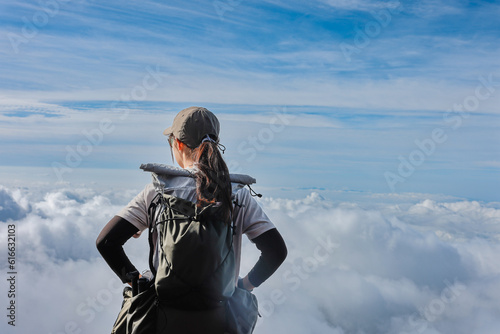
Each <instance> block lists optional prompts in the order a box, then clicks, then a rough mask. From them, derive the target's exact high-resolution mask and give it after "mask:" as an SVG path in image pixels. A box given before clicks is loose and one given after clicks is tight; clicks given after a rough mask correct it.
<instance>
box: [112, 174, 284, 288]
mask: <svg viewBox="0 0 500 334" xmlns="http://www.w3.org/2000/svg"><path fill="white" fill-rule="evenodd" d="M168 181H169V182H168V184H166V186H165V193H167V194H169V195H173V196H176V197H180V198H183V199H187V200H189V201H191V202H193V203H195V202H196V181H195V180H194V179H193V178H191V177H186V176H172V177H169V178H168ZM233 193H234V195H235V200H236V203H238V205H235V206H234V209H233V220H234V225H235V234H234V236H233V248H234V255H235V267H236V276H235V279H237V278H238V275H239V271H240V261H241V260H240V259H241V239H242V235H243V234H245V235H246V236H247V237H248V238H249V239H250V240H251V239H254V238H256V237H258V236H259V235H261V234H262V233H264V232H266V231H269V230H271V229H273V228H275V226H274V224H273V223H272V222H271V221H270V220H269V218H268V217H267V215H266V214H265V213H264V211H263V210H262V208H261V207H260V206H259V204H258V203H257V201H256V200H255V199H254V198H253V197H252V195H251V194H250V192H249V190H248V189H247V188H243V187H241V185H239V184H233ZM156 194H157V192H156V190H155V187H154V185H153V183H150V184H148V185H146V187H145V188H144V189H143V190H142V191H141V192H140V193H139V194H138V195H137V196H136V197H135V198H134V199H132V200H131V201H130V203H128V205H127V206H126V207H124V208H123V209H122V210H121V211H120V212H119V213H118V214H117V216H119V217H122V218H123V219H125V220H127V221H128V222H130V223H131V224H132V225H134V226H135V227H137V228H138V229H139V231H141V232H142V231H143V230H145V229H146V228H148V227H149V226H148V222H149V216H148V208H149V205H150V203H151V201H152V200H153V198H154V197H155V196H156Z"/></svg>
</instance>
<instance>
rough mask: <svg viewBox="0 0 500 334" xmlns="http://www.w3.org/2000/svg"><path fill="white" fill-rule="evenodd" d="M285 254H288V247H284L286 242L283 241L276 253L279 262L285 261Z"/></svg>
mask: <svg viewBox="0 0 500 334" xmlns="http://www.w3.org/2000/svg"><path fill="white" fill-rule="evenodd" d="M287 256H288V248H287V247H286V244H285V243H284V242H283V244H282V246H281V247H280V249H279V251H278V254H277V257H278V259H279V260H280V264H281V263H283V262H284V261H285V259H286V257H287Z"/></svg>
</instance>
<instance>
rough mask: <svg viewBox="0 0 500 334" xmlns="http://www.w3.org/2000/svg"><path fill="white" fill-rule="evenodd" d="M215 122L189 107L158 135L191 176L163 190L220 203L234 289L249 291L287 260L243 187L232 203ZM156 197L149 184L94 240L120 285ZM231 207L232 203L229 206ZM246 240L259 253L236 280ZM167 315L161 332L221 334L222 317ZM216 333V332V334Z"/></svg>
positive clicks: (269, 224)
mask: <svg viewBox="0 0 500 334" xmlns="http://www.w3.org/2000/svg"><path fill="white" fill-rule="evenodd" d="M219 129H220V126H219V121H218V119H217V117H216V116H215V115H214V114H213V113H212V112H210V111H209V110H207V109H205V108H201V107H190V108H187V109H184V110H182V111H181V112H179V113H178V114H177V116H176V117H175V119H174V122H173V124H172V126H171V127H169V128H167V129H166V130H165V131H164V132H163V134H164V135H166V136H168V141H169V144H170V147H171V150H172V155H173V157H175V160H176V162H177V163H178V164H179V166H180V167H181V168H183V169H185V170H187V171H189V172H190V174H191V175H194V177H184V176H183V177H172V178H171V179H170V178H169V180H167V183H166V185H165V191H166V192H167V193H168V194H170V195H173V196H176V197H180V198H183V199H186V200H189V201H191V202H193V203H197V204H198V205H204V204H208V203H215V202H219V203H221V205H222V207H223V212H224V220H225V221H227V222H231V220H232V221H233V222H234V226H235V235H234V237H233V248H234V254H235V263H236V272H235V284H238V286H239V287H241V288H244V289H247V290H249V291H251V290H253V289H254V288H255V287H258V286H260V285H261V284H262V282H264V281H265V280H266V279H267V278H269V277H270V276H271V275H272V274H273V273H274V272H275V270H276V269H277V268H278V267H279V266H280V265H281V263H282V262H283V261H284V259H285V258H286V255H287V249H286V246H285V243H284V241H283V238H282V237H281V235H280V233H279V232H278V231H277V229H276V228H275V226H274V225H273V223H272V222H271V221H270V220H269V218H268V217H267V215H266V214H265V213H264V212H263V210H262V209H261V208H260V206H259V205H258V204H257V202H256V201H255V199H254V198H253V197H252V196H251V194H250V192H249V191H248V189H246V188H241V187H240V188H237V189H238V190H237V191H236V192H234V197H233V198H232V197H231V196H232V193H233V191H232V186H231V182H230V180H229V172H228V169H227V166H226V163H225V162H224V160H223V158H222V154H221V152H220V146H221V145H220V144H219ZM155 195H156V190H155V188H154V185H153V184H148V185H146V187H145V188H144V190H143V191H142V192H141V193H139V194H138V195H137V196H136V197H135V198H134V199H133V200H132V201H131V202H130V203H129V204H128V205H127V206H126V207H125V208H123V209H122V210H121V211H120V212H119V213H118V214H117V215H116V216H115V217H113V218H112V219H111V220H110V221H109V222H108V223H107V225H106V226H105V227H104V228H103V230H102V231H101V233H100V234H99V236H98V238H97V248H98V250H99V252H100V253H101V255H102V256H103V258H104V259H105V260H106V262H107V263H108V264H109V266H110V267H111V269H112V270H113V271H114V272H115V273H116V274H117V275H118V277H120V279H121V280H122V282H124V283H129V282H128V279H127V277H126V274H127V273H130V272H132V271H135V270H136V269H135V267H134V265H133V264H132V263H131V262H130V260H129V259H128V258H127V256H126V255H125V253H124V250H123V247H122V246H123V244H124V243H125V242H126V241H127V240H128V239H129V238H130V237H132V236H135V237H137V236H139V235H140V232H142V231H143V230H145V229H146V228H148V227H149V226H148V221H149V217H148V207H149V205H150V203H151V201H152V200H153V198H154V197H155ZM234 203H236V204H234ZM243 234H246V236H247V237H248V238H249V239H250V240H251V241H252V242H254V243H255V245H256V247H257V248H258V249H259V250H260V251H261V252H262V253H261V256H260V258H259V260H258V261H257V263H256V264H255V266H254V267H253V268H252V270H250V272H249V273H248V274H247V275H245V276H244V277H243V278H242V279H238V275H239V264H240V254H241V238H242V235H243ZM219 311H220V310H219ZM219 311H214V312H212V313H211V312H189V311H181V310H171V311H170V313H169V315H168V321H169V326H171V328H170V331H165V332H166V333H167V332H168V333H174V332H175V330H177V331H178V332H179V333H189V332H192V333H219V332H220V333H222V332H223V330H222V329H220V328H223V322H224V314H220V312H219ZM219 329H220V331H219Z"/></svg>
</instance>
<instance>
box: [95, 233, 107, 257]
mask: <svg viewBox="0 0 500 334" xmlns="http://www.w3.org/2000/svg"><path fill="white" fill-rule="evenodd" d="M106 244H107V243H106V238H103V237H101V236H98V237H97V239H96V241H95V246H96V248H97V250H98V251H99V253H101V254H102V253H104V252H105V251H106Z"/></svg>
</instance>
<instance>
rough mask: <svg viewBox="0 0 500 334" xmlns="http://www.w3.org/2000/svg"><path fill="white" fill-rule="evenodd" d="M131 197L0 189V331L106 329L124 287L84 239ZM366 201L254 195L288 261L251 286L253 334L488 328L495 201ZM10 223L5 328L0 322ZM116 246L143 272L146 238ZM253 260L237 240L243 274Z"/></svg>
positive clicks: (495, 282) (497, 213) (498, 234)
mask: <svg viewBox="0 0 500 334" xmlns="http://www.w3.org/2000/svg"><path fill="white" fill-rule="evenodd" d="M136 192H137V189H133V190H126V191H98V190H95V189H92V188H90V187H88V188H64V187H62V186H61V187H56V186H52V187H32V188H30V187H28V188H26V187H25V188H13V187H10V188H7V187H5V186H0V235H1V238H0V249H1V250H2V253H1V254H2V258H4V260H3V261H1V262H0V268H1V269H2V273H3V276H4V277H2V280H1V284H0V293H1V296H2V298H1V299H0V301H1V305H0V306H1V309H2V310H3V313H4V315H3V316H2V319H3V320H2V321H1V323H0V332H2V333H41V334H61V333H68V334H69V333H71V334H73V333H107V332H110V330H111V326H112V324H113V322H114V320H115V318H116V316H117V314H118V312H119V309H120V305H121V301H122V297H121V292H122V289H123V285H122V284H121V282H120V281H119V280H118V278H116V276H114V274H113V272H112V271H111V270H110V269H109V268H108V266H107V265H106V263H105V262H104V261H103V260H102V258H101V257H100V255H99V254H98V252H97V250H96V248H95V240H96V237H97V235H98V234H99V232H100V230H101V228H102V227H103V225H104V224H106V222H107V221H108V220H109V219H110V218H111V217H112V216H113V215H114V214H115V213H117V212H118V211H119V210H120V209H121V207H122V206H123V205H125V204H126V203H127V202H128V201H129V200H130V199H131V198H132V197H133V196H134V195H135V193H136ZM323 195H324V194H323ZM325 197H327V196H325ZM368 197H370V199H371V200H367V198H366V195H365V198H364V200H363V201H356V200H355V199H353V200H351V199H350V200H349V201H346V202H343V201H340V200H337V199H335V200H332V199H325V198H323V196H322V195H321V194H319V193H318V192H311V193H309V195H307V196H305V197H302V198H299V199H286V198H264V199H262V200H260V203H261V205H262V206H263V207H264V208H265V210H266V212H267V213H268V215H269V217H270V218H271V219H272V220H273V222H274V223H275V224H276V226H277V227H278V229H279V230H280V232H281V233H282V235H283V237H284V239H285V241H286V243H287V246H288V250H289V255H288V258H287V260H286V261H285V263H284V264H283V265H282V266H281V267H280V268H279V269H278V271H277V272H276V273H275V274H274V275H273V276H272V277H271V278H270V279H269V280H268V281H266V282H265V283H264V284H263V285H262V286H261V287H259V288H257V289H256V290H255V294H256V295H257V297H258V299H259V308H260V313H261V315H262V317H261V318H260V319H259V322H258V324H257V329H256V330H255V333H261V334H267V333H268V334H271V333H300V334H304V333H338V334H340V333H346V334H347V333H356V334H361V333H386V334H396V333H427V334H430V333H433V334H435V333H467V334H470V333H495V334H496V333H498V328H500V261H499V260H498V254H499V253H500V243H499V239H500V204H499V203H481V202H475V201H467V200H460V199H454V200H439V199H436V198H430V197H431V196H429V198H426V197H425V196H413V197H412V196H406V197H404V196H402V197H400V198H392V199H391V200H388V199H387V198H386V197H383V198H382V197H380V196H378V195H376V194H371V195H369V196H368ZM12 224H14V225H15V226H16V243H17V245H16V257H17V259H16V265H17V268H16V270H17V272H18V274H17V282H16V292H17V295H16V312H17V317H16V327H15V328H13V327H11V326H9V325H8V324H7V320H8V319H7V318H6V314H7V310H6V308H7V306H8V304H7V303H8V300H7V298H6V297H7V296H6V292H7V290H8V286H7V282H6V279H5V277H6V276H7V274H6V272H7V271H8V270H7V269H8V268H7V262H6V260H5V259H6V257H7V256H6V249H7V226H8V225H12ZM125 248H126V252H127V254H129V257H130V258H131V260H132V262H133V263H134V264H135V265H136V266H137V267H138V268H141V269H146V268H147V252H148V246H147V238H146V237H144V236H143V237H141V238H138V239H131V240H130V241H129V242H127V244H126V245H125ZM258 256H259V253H258V251H257V250H256V248H255V246H254V245H253V244H252V243H250V242H245V243H244V245H243V259H242V273H246V272H247V271H248V270H249V269H251V267H252V266H253V264H254V263H255V261H256V260H257V258H258Z"/></svg>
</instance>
